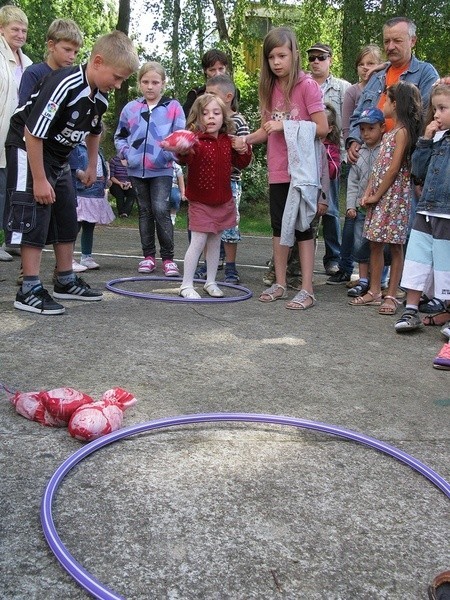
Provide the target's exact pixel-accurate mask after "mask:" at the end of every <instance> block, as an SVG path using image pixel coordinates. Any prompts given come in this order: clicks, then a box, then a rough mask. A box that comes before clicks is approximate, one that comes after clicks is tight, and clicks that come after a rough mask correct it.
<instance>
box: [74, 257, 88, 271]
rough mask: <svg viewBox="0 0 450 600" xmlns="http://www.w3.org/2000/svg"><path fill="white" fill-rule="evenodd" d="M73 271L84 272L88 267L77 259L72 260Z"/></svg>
mask: <svg viewBox="0 0 450 600" xmlns="http://www.w3.org/2000/svg"><path fill="white" fill-rule="evenodd" d="M72 271H73V272H74V273H82V272H83V271H87V267H85V266H83V265H80V263H78V262H77V261H76V260H73V261H72Z"/></svg>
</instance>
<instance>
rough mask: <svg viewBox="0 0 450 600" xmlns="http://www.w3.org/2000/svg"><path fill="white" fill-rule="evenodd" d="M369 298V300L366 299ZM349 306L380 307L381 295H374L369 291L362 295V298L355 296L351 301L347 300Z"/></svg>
mask: <svg viewBox="0 0 450 600" xmlns="http://www.w3.org/2000/svg"><path fill="white" fill-rule="evenodd" d="M366 296H369V299H367V298H366ZM349 304H350V305H351V306H380V305H381V294H377V295H376V296H375V294H374V293H373V292H371V291H370V290H369V291H368V292H366V293H365V294H364V296H357V297H356V298H353V300H349Z"/></svg>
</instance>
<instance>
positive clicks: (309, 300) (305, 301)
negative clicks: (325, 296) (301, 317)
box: [286, 290, 316, 310]
mask: <svg viewBox="0 0 450 600" xmlns="http://www.w3.org/2000/svg"><path fill="white" fill-rule="evenodd" d="M314 304H316V299H315V297H314V295H313V294H310V293H309V292H307V291H306V290H300V291H299V293H298V294H296V295H295V296H294V297H293V298H292V300H291V301H290V302H288V303H287V304H286V308H288V309H289V310H307V309H308V308H312V307H313V306H314Z"/></svg>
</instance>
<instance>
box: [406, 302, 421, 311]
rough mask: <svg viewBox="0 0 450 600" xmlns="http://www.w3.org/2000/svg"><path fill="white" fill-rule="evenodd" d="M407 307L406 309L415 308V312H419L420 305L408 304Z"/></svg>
mask: <svg viewBox="0 0 450 600" xmlns="http://www.w3.org/2000/svg"><path fill="white" fill-rule="evenodd" d="M405 308H406V310H413V311H414V312H419V307H418V305H417V304H407V305H406V306H405Z"/></svg>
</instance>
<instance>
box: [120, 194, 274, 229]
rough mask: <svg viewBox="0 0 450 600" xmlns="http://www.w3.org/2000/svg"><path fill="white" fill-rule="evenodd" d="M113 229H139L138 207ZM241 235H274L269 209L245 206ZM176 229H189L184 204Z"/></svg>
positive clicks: (259, 206) (178, 215) (242, 213)
mask: <svg viewBox="0 0 450 600" xmlns="http://www.w3.org/2000/svg"><path fill="white" fill-rule="evenodd" d="M110 204H111V207H112V209H113V210H114V213H115V214H117V211H116V205H115V201H114V198H113V199H112V200H110ZM110 226H111V227H136V228H137V227H139V220H138V211H137V207H136V205H135V206H134V207H133V211H132V213H131V215H130V216H129V217H128V218H127V219H119V218H116V219H115V221H113V222H112V223H111V225H110ZM239 228H240V230H241V233H242V234H244V235H267V236H269V237H270V236H271V235H272V229H271V227H270V218H269V207H268V206H266V205H265V204H264V205H261V204H256V205H253V206H244V207H242V210H241V221H240V223H239ZM175 229H177V230H180V231H184V230H186V229H187V205H186V204H185V203H183V204H182V206H181V208H180V211H179V213H178V214H177V220H176V223H175Z"/></svg>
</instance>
